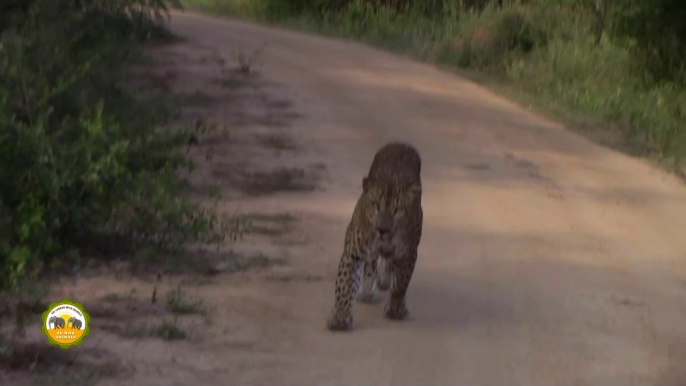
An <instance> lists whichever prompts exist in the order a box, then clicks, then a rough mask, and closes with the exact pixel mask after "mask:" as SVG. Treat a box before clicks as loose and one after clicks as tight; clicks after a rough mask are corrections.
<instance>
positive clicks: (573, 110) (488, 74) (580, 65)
mask: <svg viewBox="0 0 686 386" xmlns="http://www.w3.org/2000/svg"><path fill="white" fill-rule="evenodd" d="M184 2H185V4H186V6H187V7H189V8H196V9H201V10H208V11H215V12H220V13H224V14H228V15H234V16H239V17H247V18H252V19H257V20H260V21H267V22H273V23H279V24H285V25H289V26H292V27H296V28H303V29H307V30H316V31H320V32H324V33H328V34H335V35H339V36H345V37H352V38H356V39H359V40H362V41H366V42H368V43H372V44H375V45H378V46H382V47H385V48H389V49H391V50H394V51H399V52H402V53H405V54H409V55H411V56H414V57H416V58H419V59H422V60H425V61H429V62H433V63H438V64H441V65H445V66H449V67H453V68H460V69H461V72H462V73H463V74H466V75H468V76H472V77H473V78H474V79H477V80H480V81H484V82H488V83H491V86H493V87H495V88H498V89H499V91H502V92H504V93H506V94H509V96H511V97H514V98H515V99H520V100H523V101H524V102H526V103H528V104H533V105H534V106H536V107H538V108H539V109H540V110H543V111H544V112H546V113H551V115H554V116H556V117H557V118H559V119H563V120H565V121H567V123H569V126H570V127H573V128H575V129H578V130H581V131H582V132H584V134H586V135H588V136H590V137H592V138H593V139H595V140H597V141H599V142H601V143H604V144H606V145H610V146H612V147H614V148H617V149H621V150H623V151H625V152H628V153H631V154H634V155H641V156H647V157H650V158H652V159H654V160H656V161H659V162H660V163H662V164H663V165H664V166H666V167H668V168H670V169H672V170H674V171H677V172H679V173H680V174H682V175H683V172H684V170H685V169H684V165H683V158H684V155H686V92H685V87H686V69H685V65H684V59H685V58H686V22H684V21H685V20H686V3H685V2H684V1H682V0H649V1H648V0H185V1H184Z"/></svg>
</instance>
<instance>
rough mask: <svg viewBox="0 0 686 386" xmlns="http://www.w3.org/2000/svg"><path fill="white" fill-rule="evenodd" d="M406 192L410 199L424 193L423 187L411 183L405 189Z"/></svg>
mask: <svg viewBox="0 0 686 386" xmlns="http://www.w3.org/2000/svg"><path fill="white" fill-rule="evenodd" d="M405 192H407V194H408V195H409V196H410V197H415V196H417V195H418V194H421V193H422V185H421V184H418V183H416V182H414V183H411V184H410V185H408V186H407V187H406V188H405Z"/></svg>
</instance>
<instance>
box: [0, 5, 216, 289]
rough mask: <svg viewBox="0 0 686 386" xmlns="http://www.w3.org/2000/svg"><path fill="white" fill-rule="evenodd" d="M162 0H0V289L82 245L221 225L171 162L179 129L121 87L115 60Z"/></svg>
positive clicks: (123, 246) (211, 234) (68, 257)
mask: <svg viewBox="0 0 686 386" xmlns="http://www.w3.org/2000/svg"><path fill="white" fill-rule="evenodd" d="M168 6H176V4H175V3H174V2H173V1H169V0H155V1H149V0H131V1H110V0H82V1H76V0H57V1H56V0H32V1H27V2H24V1H15V2H14V3H4V4H3V14H4V15H8V17H7V18H4V19H3V24H1V25H0V28H1V29H2V35H1V37H0V84H2V85H3V87H2V88H0V181H1V182H0V290H2V289H8V288H11V287H13V286H14V285H16V284H18V283H19V282H21V281H22V280H23V279H26V278H30V277H32V276H33V275H35V274H37V273H39V272H40V271H41V269H42V268H44V267H52V266H70V265H73V264H77V263H78V262H79V256H80V255H84V254H94V253H95V254H102V253H108V252H114V253H121V252H127V251H131V250H133V249H135V248H143V247H145V248H151V247H152V248H157V249H158V250H168V251H178V250H179V249H180V248H181V246H183V245H184V243H186V242H188V241H207V242H211V241H221V240H222V239H223V238H224V236H225V235H226V232H225V229H224V228H223V227H222V222H221V221H219V219H218V218H217V216H216V215H215V214H214V212H213V211H211V210H209V209H205V208H201V207H199V206H197V205H195V204H192V203H191V202H190V201H189V200H188V199H187V198H185V197H184V195H183V194H182V191H181V190H180V187H179V183H178V181H177V178H176V175H175V172H176V171H177V170H179V169H180V168H183V167H188V166H189V165H188V162H187V160H186V159H185V157H184V156H183V154H181V153H179V152H178V151H177V150H178V149H179V146H180V145H182V144H183V143H184V142H185V141H186V139H187V138H188V133H187V132H186V131H184V130H171V129H162V128H161V127H158V123H159V122H160V121H161V120H162V119H164V118H165V115H164V114H163V113H164V111H161V110H160V105H159V104H156V103H155V102H143V101H139V100H137V99H136V98H134V97H133V96H132V95H130V94H129V93H128V92H127V91H126V90H125V89H123V88H122V87H121V86H120V85H119V83H120V80H121V69H122V67H123V66H122V64H124V63H126V62H128V61H129V60H130V59H132V58H134V57H135V54H136V53H137V42H138V41H140V40H141V39H142V38H148V37H150V36H152V35H153V34H155V33H157V32H160V31H162V29H161V27H160V25H159V23H158V21H159V20H160V18H161V17H162V16H163V12H164V11H165V10H166V9H167V7H168Z"/></svg>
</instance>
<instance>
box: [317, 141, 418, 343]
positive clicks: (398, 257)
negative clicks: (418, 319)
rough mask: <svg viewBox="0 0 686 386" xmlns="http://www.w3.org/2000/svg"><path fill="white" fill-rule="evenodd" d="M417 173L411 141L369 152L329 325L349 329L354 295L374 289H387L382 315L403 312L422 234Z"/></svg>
mask: <svg viewBox="0 0 686 386" xmlns="http://www.w3.org/2000/svg"><path fill="white" fill-rule="evenodd" d="M420 173H421V158H420V156H419V152H417V150H416V149H415V148H414V147H413V146H412V145H409V144H404V143H398V142H394V143H389V144H387V145H386V146H384V147H382V148H381V149H379V151H378V152H377V153H376V155H375V156H374V160H373V161H372V165H371V167H370V169H369V173H368V175H367V177H365V178H364V179H363V181H362V190H363V192H362V194H361V195H360V198H359V199H358V201H357V205H355V210H354V211H353V216H352V219H351V220H350V224H349V225H348V228H347V231H346V234H345V244H344V247H343V255H342V256H341V260H340V263H339V266H338V275H337V277H336V293H335V297H336V300H335V306H334V310H333V313H332V315H331V318H330V319H329V320H328V323H327V326H328V328H329V329H330V330H334V331H336V330H351V329H352V324H353V312H352V311H353V301H354V300H355V299H357V300H358V301H360V302H364V303H375V302H377V301H378V297H377V296H378V295H377V289H380V290H390V292H391V293H390V298H389V301H388V303H387V304H386V307H385V309H384V314H385V316H386V317H387V318H389V319H394V320H400V319H405V318H407V317H408V311H407V306H406V305H405V294H406V292H407V288H408V286H409V284H410V280H411V279H412V273H413V272H414V266H415V263H416V261H417V248H418V246H419V241H420V239H421V235H422V221H423V213H422V206H421V195H422V184H421V178H420Z"/></svg>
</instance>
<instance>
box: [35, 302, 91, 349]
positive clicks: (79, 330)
mask: <svg viewBox="0 0 686 386" xmlns="http://www.w3.org/2000/svg"><path fill="white" fill-rule="evenodd" d="M42 320H43V325H42V327H41V330H42V331H43V334H44V335H45V336H46V337H47V338H48V343H49V344H51V345H53V346H59V347H60V348H62V349H64V350H66V349H68V348H69V347H72V346H78V345H80V344H81V342H83V338H85V337H86V336H88V334H89V333H90V320H91V318H90V315H88V313H87V312H86V311H84V310H83V305H82V304H81V303H74V302H72V301H71V299H67V298H64V299H62V300H61V301H59V302H55V303H50V305H49V306H48V310H47V311H45V312H43V317H42Z"/></svg>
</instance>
